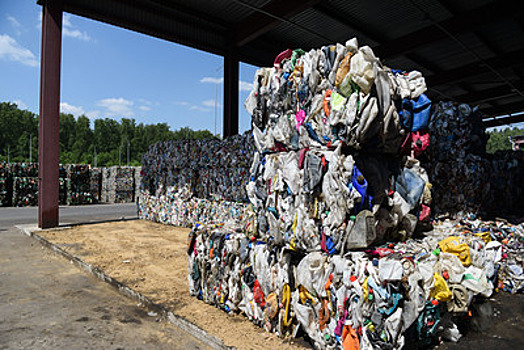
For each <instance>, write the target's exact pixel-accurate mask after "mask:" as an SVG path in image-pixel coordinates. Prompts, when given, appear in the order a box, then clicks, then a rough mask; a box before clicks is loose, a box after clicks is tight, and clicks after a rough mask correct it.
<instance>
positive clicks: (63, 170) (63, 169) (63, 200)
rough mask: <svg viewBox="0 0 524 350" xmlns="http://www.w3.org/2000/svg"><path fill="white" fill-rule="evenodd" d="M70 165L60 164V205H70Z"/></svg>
mask: <svg viewBox="0 0 524 350" xmlns="http://www.w3.org/2000/svg"><path fill="white" fill-rule="evenodd" d="M67 169H68V165H65V164H59V165H58V203H59V204H60V205H66V204H68V203H67V201H68V197H67V194H68V188H69V182H68V180H69V179H68V176H67Z"/></svg>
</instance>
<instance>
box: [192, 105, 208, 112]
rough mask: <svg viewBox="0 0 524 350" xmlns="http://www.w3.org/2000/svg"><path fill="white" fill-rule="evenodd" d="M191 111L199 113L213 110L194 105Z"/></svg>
mask: <svg viewBox="0 0 524 350" xmlns="http://www.w3.org/2000/svg"><path fill="white" fill-rule="evenodd" d="M189 109H190V110H192V111H198V112H211V109H209V108H207V107H202V106H197V105H193V106H191V107H189Z"/></svg>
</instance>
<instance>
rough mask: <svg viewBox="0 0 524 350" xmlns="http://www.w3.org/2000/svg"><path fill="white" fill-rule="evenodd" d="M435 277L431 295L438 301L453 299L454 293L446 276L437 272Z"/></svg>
mask: <svg viewBox="0 0 524 350" xmlns="http://www.w3.org/2000/svg"><path fill="white" fill-rule="evenodd" d="M433 278H435V286H434V287H433V290H432V291H431V294H430V296H431V297H432V298H435V299H437V300H438V301H451V299H452V297H453V294H452V293H451V290H449V287H448V284H447V283H446V280H445V279H444V277H442V276H441V275H440V274H438V273H436V272H435V273H434V274H433Z"/></svg>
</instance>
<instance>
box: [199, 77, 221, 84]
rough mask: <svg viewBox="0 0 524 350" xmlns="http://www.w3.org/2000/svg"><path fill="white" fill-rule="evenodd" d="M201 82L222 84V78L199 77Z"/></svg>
mask: <svg viewBox="0 0 524 350" xmlns="http://www.w3.org/2000/svg"><path fill="white" fill-rule="evenodd" d="M200 82H201V83H211V84H222V83H223V82H224V78H214V77H203V78H202V79H200Z"/></svg>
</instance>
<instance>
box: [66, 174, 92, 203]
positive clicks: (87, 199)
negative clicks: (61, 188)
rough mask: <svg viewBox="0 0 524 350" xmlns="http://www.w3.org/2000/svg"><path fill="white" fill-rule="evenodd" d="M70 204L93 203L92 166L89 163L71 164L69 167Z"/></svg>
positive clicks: (68, 199) (68, 200)
mask: <svg viewBox="0 0 524 350" xmlns="http://www.w3.org/2000/svg"><path fill="white" fill-rule="evenodd" d="M67 177H68V197H67V203H68V204H69V205H81V204H92V203H94V202H95V198H94V196H93V193H92V191H91V167H90V166H89V165H87V164H70V165H69V166H68V169H67Z"/></svg>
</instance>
